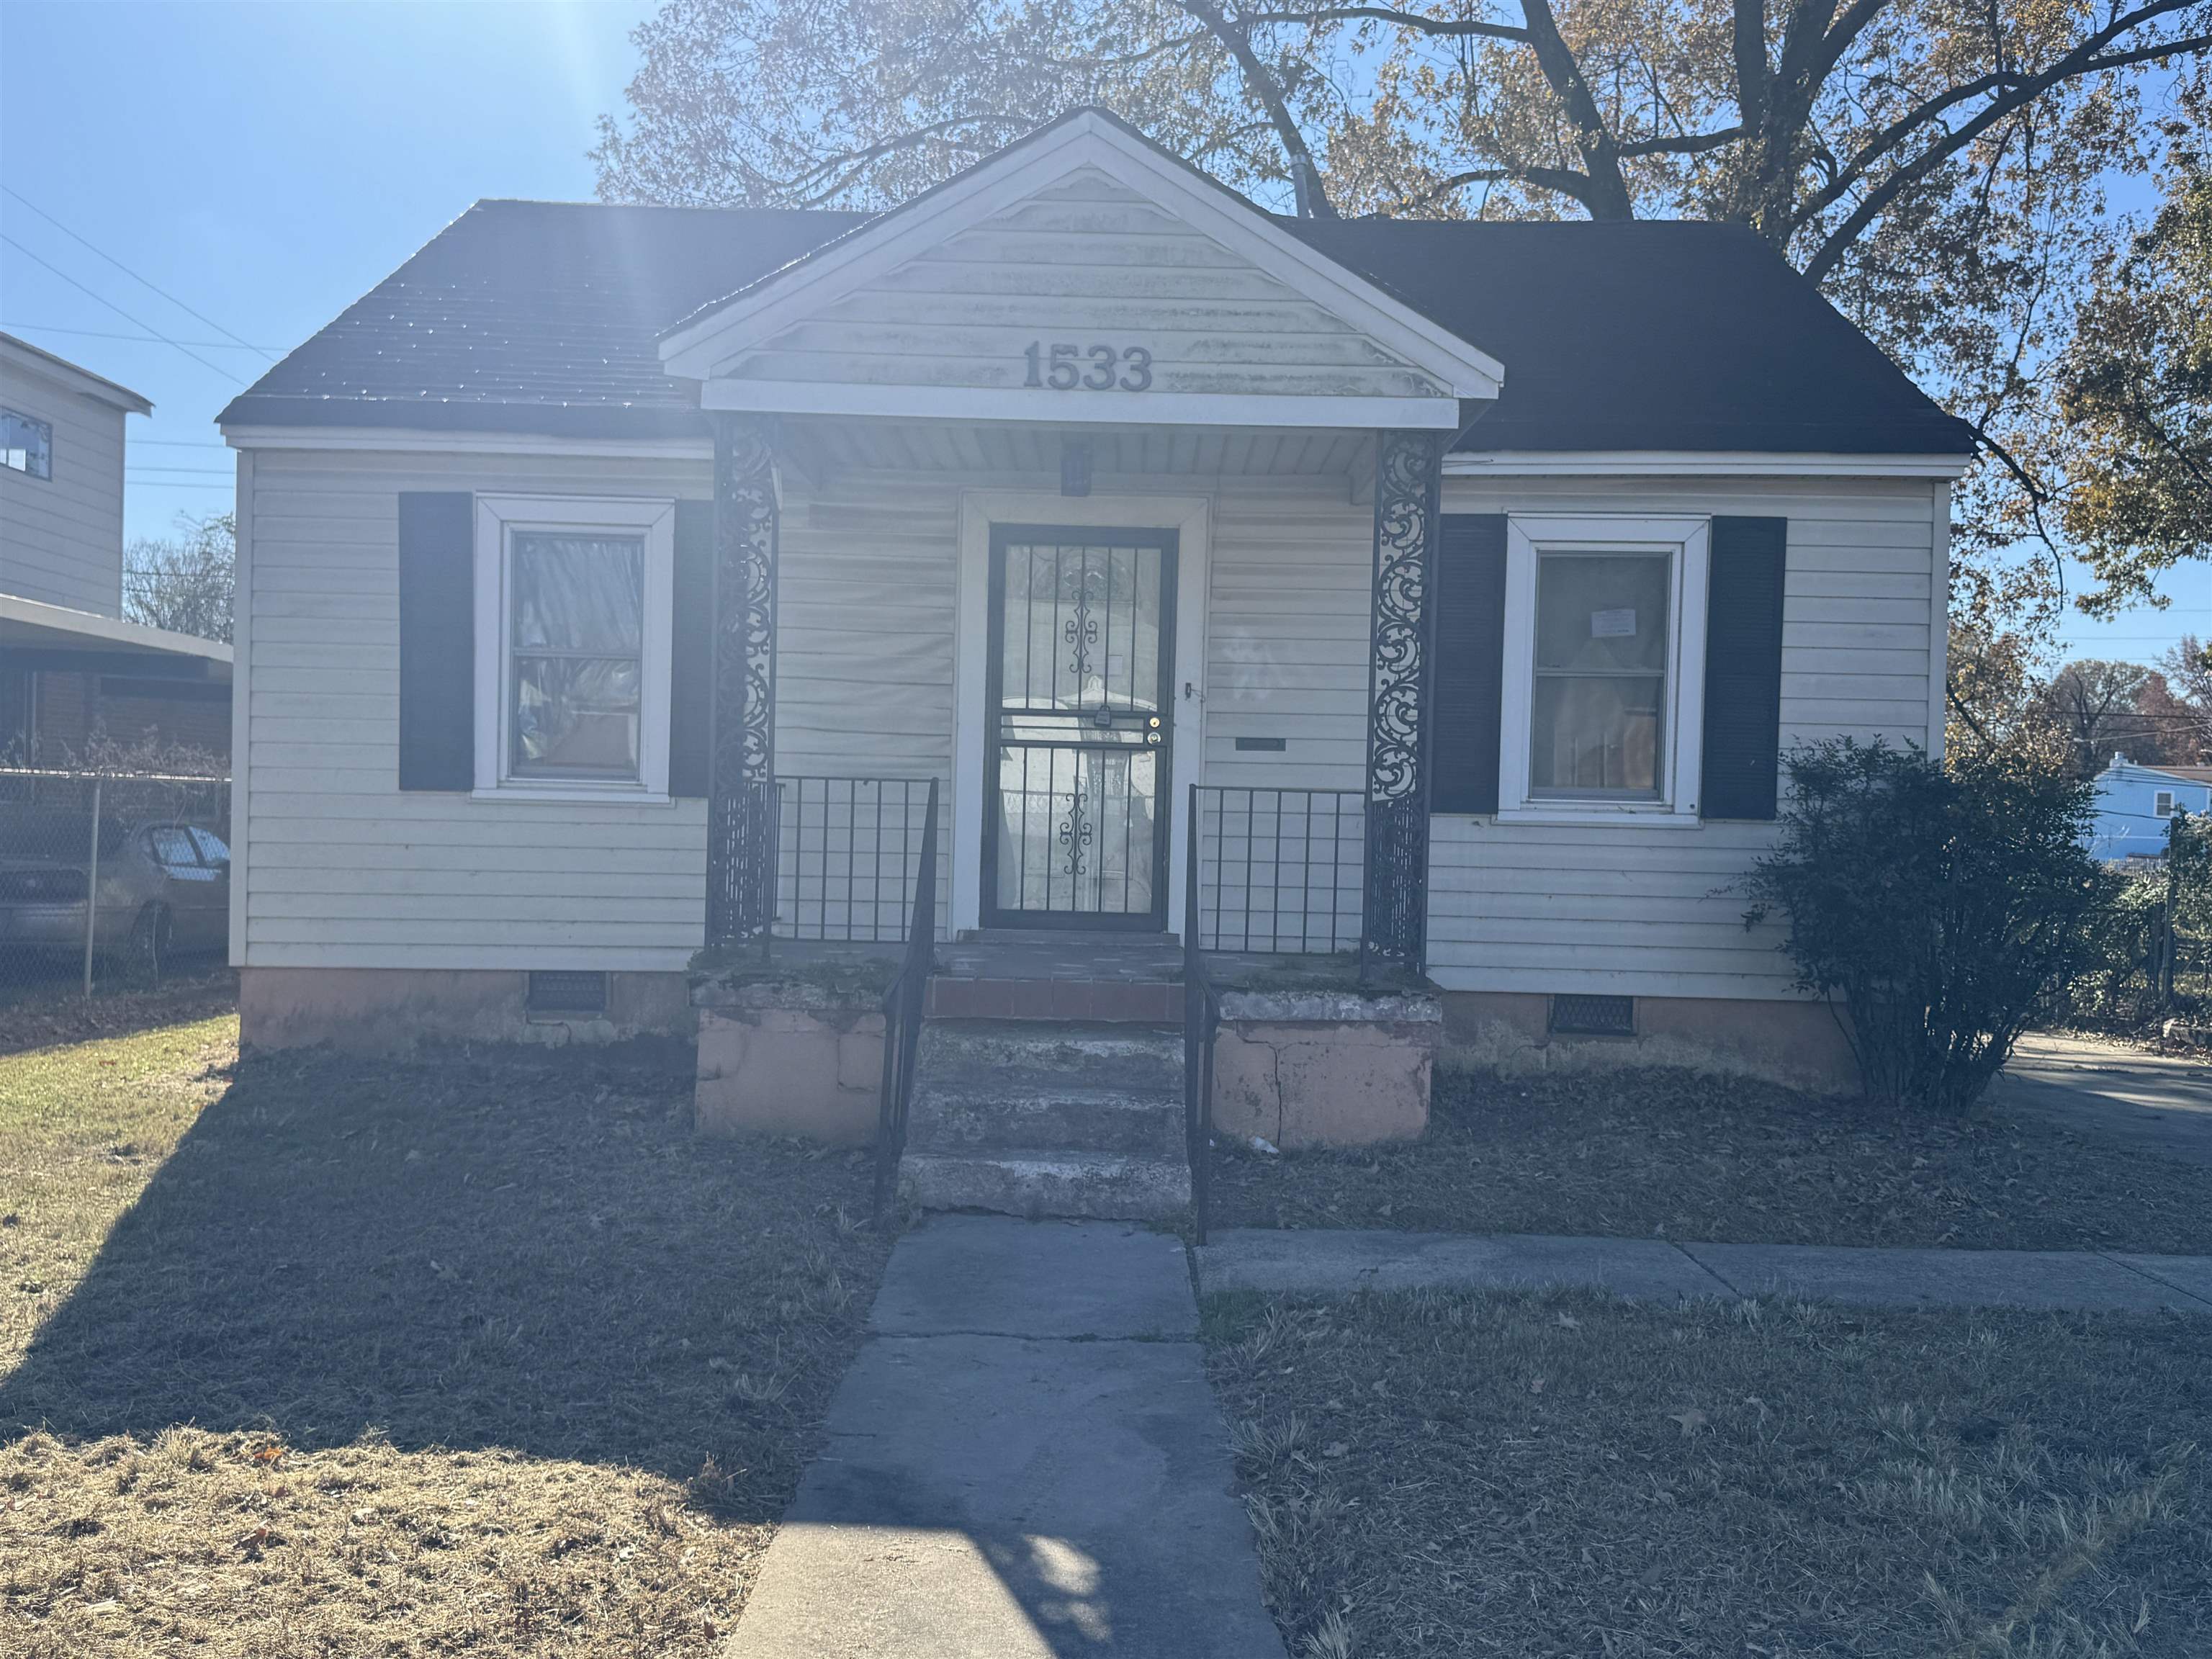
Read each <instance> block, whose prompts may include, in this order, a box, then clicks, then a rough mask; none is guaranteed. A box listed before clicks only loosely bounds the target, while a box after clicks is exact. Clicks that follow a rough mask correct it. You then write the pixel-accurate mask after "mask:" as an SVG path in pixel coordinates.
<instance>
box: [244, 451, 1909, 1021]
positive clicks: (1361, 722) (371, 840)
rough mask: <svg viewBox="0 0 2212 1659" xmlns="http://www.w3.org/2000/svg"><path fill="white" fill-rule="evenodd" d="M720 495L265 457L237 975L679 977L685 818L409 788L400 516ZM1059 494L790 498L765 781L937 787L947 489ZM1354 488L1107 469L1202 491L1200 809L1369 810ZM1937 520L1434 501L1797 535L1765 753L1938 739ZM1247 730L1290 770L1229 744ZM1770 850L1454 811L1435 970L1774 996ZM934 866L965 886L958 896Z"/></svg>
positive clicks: (1700, 494)
mask: <svg viewBox="0 0 2212 1659" xmlns="http://www.w3.org/2000/svg"><path fill="white" fill-rule="evenodd" d="M708 473H709V469H708V465H707V463H706V462H705V460H704V459H700V460H697V461H647V460H641V459H639V460H626V461H621V462H616V461H606V460H592V461H586V460H576V459H570V460H562V459H553V458H546V459H525V458H515V459H502V458H499V457H495V456H484V455H473V456H472V455H450V456H421V457H416V456H397V455H378V454H373V453H371V454H358V455H341V454H327V453H319V452H303V451H276V450H271V451H263V452H260V453H258V457H257V459H256V461H255V464H254V466H253V467H252V469H251V472H250V476H251V477H252V480H253V484H252V512H253V521H252V526H251V533H252V567H251V574H250V579H249V580H250V585H251V604H252V626H251V629H250V630H249V631H248V635H247V641H248V645H247V650H248V653H249V654H250V664H249V672H248V676H247V681H248V684H249V688H250V690H249V705H248V718H249V720H250V730H251V743H250V745H249V751H248V752H247V754H246V756H245V757H243V759H242V760H241V764H242V765H244V766H246V767H248V768H250V782H251V790H250V801H251V818H250V825H249V834H250V836H251V845H250V847H249V848H248V850H247V856H246V860H245V868H246V887H247V890H246V899H245V933H246V958H245V959H246V962H247V963H249V964H251V965H253V966H272V967H273V966H324V965H327V966H345V967H407V966H423V967H456V968H509V969H513V968H555V969H557V968H576V969H680V968H682V967H683V966H684V963H685V962H686V961H687V960H688V958H689V957H690V954H691V952H692V951H693V950H695V949H696V946H697V945H698V944H699V942H700V939H701V938H702V928H703V922H704V896H703V895H704V887H705V880H706V833H705V822H706V819H705V808H704V804H703V803H702V802H699V801H694V800H682V801H678V802H676V803H675V804H674V805H671V806H649V805H568V804H562V805H550V804H545V803H537V802H501V801H483V800H471V799H468V798H467V797H466V796H465V795H460V794H453V795H439V794H422V793H406V794H403V793H400V792H399V790H398V787H397V767H398V748H397V744H398V592H397V581H398V576H397V568H398V493H399V492H400V491H401V490H403V489H473V490H477V491H505V492H512V493H516V494H524V495H544V494H555V493H574V494H589V495H652V496H659V497H662V498H668V497H684V498H690V499H695V500H696V499H703V498H705V497H706V496H707V495H708V493H709V477H708ZM1057 483H1058V480H1057V477H1054V476H1048V475H1045V474H1040V473H1036V472H1024V473H1021V474H1018V475H1017V474H1009V473H1006V472H1003V471H993V472H990V473H988V474H985V473H982V472H980V471H977V472H961V471H901V472H889V471H853V470H832V471H829V472H827V473H826V474H825V476H824V477H822V478H820V479H818V480H811V481H805V482H803V483H800V484H799V485H798V486H796V487H795V488H794V489H793V493H791V494H790V495H787V500H786V505H785V511H784V516H783V520H782V526H781V556H782V565H781V586H780V592H779V616H780V623H781V635H780V641H779V655H778V693H777V725H776V748H777V752H776V765H777V770H778V771H779V772H780V773H782V774H784V775H795V774H807V775H820V774H825V773H826V774H835V775H864V776H876V775H887V776H897V777H927V776H931V775H934V776H937V777H939V778H943V779H945V780H948V781H949V780H950V779H951V774H952V754H953V732H954V723H955V720H956V714H960V715H965V716H967V717H969V718H974V717H975V714H976V713H977V712H979V711H969V710H956V707H955V692H954V685H955V680H954V674H955V652H956V640H957V623H958V620H959V619H958V617H957V592H958V580H959V578H958V571H959V542H960V533H959V512H960V496H961V490H962V488H963V485H974V486H978V487H986V486H987V487H988V488H991V489H1029V490H1042V491H1045V492H1051V491H1053V490H1054V489H1056V487H1057ZM1363 484H1364V480H1358V481H1354V480H1352V479H1350V478H1347V477H1346V475H1345V474H1343V473H1341V472H1339V473H1334V474H1329V475H1324V476H1313V477H1235V476H1220V475H1199V476H1194V475H1191V474H1154V475H1149V476H1141V477H1140V476H1134V475H1116V474H1111V473H1108V472H1104V471H1102V472H1101V473H1100V474H1099V475H1098V476H1097V478H1096V479H1095V481H1094V492H1095V494H1096V495H1100V496H1111V495H1143V494H1160V495H1174V496H1177V497H1190V496H1194V495H1204V496H1208V497H1210V498H1211V501H1212V513H1211V520H1210V567H1209V580H1208V586H1207V591H1206V606H1207V615H1206V619H1205V625H1206V639H1205V650H1204V655H1203V660H1204V664H1205V668H1204V673H1203V679H1204V684H1203V686H1202V691H1203V698H1204V702H1203V710H1202V718H1203V721H1204V735H1203V738H1202V742H1203V750H1202V753H1203V757H1204V759H1203V768H1202V781H1204V782H1205V783H1206V784H1209V785H1229V786H1243V787H1259V788H1274V787H1286V788H1293V789H1307V788H1318V789H1352V790H1356V789H1358V788H1359V787H1360V786H1361V783H1362V780H1363V775H1364V757H1365V749H1366V703H1367V684H1368V653H1369V644H1368V639H1369V616H1368V611H1369V586H1370V570H1371V562H1372V558H1373V545H1372V538H1373V524H1374V508H1373V506H1372V504H1371V501H1370V500H1369V499H1367V498H1366V496H1365V495H1364V490H1363V489H1361V488H1360V486H1361V485H1363ZM1945 500H1946V493H1945V487H1944V486H1943V485H1942V484H1940V483H1936V484H1930V483H1925V482H1911V483H1873V482H1858V481H1852V480H1840V479H1835V480H1832V479H1814V480H1805V481H1761V480H1748V479H1741V478H1739V479H1713V480H1682V481H1674V480H1666V479H1654V478H1624V479H1605V478H1598V479H1588V478H1568V479H1556V480H1543V481H1530V482H1526V483H1513V482H1512V481H1510V480H1492V479H1484V480H1480V481H1464V480H1458V479H1454V480H1449V481H1448V482H1447V484H1446V494H1445V505H1446V507H1447V510H1449V511H1451V512H1468V513H1474V512H1510V513H1589V512H1634V513H1654V514H1656V513H1685V514H1696V515H1703V514H1710V513H1747V514H1766V515H1778V516H1783V517H1786V518H1788V519H1789V520H1790V562H1789V569H1788V574H1787V582H1786V596H1787V597H1786V604H1785V621H1784V658H1783V709H1782V720H1783V742H1784V744H1785V745H1787V744H1792V743H1796V742H1799V741H1802V740H1804V739H1806V738H1814V737H1821V736H1829V735H1845V734H1848V735H1851V736H1856V737H1859V738H1871V737H1874V736H1876V735H1886V736H1888V737H1891V738H1910V739H1911V740H1912V741H1915V742H1920V743H1925V742H1927V741H1928V738H1929V719H1930V711H1931V707H1932V706H1933V702H1932V700H1933V698H1934V697H1935V696H1937V695H1940V690H1941V685H1940V678H1939V675H1940V670H1939V668H1938V665H1937V662H1936V659H1935V657H1934V656H1933V650H1934V647H1935V645H1936V641H1935V640H1934V639H1933V638H1932V629H1931V623H1932V622H1933V620H1934V618H1935V617H1937V616H1939V615H1940V611H1938V609H1937V608H1936V607H1937V605H1938V604H1939V602H1940V594H1939V593H1938V592H1936V588H1935V586H1934V583H1935V580H1936V569H1937V566H1938V564H1939V562H1940V558H1939V549H1940V545H1941V532H1942V525H1943V521H1944V520H1943V513H1944V502H1945ZM1179 622H1180V625H1181V626H1182V627H1183V628H1184V629H1189V628H1192V627H1194V626H1198V625H1199V619H1198V618H1194V617H1190V616H1189V615H1188V614H1185V615H1184V616H1183V617H1181V618H1180V619H1179ZM1445 648H1447V649H1449V648H1450V646H1449V642H1447V643H1446V647H1445ZM1180 689H1181V688H1180V687H1178V691H1180ZM1186 712H1187V711H1186V710H1182V709H1179V714H1183V713H1186ZM1240 736H1242V737H1249V738H1283V739H1284V740H1285V748H1284V749H1283V750H1280V751H1265V750H1256V751H1255V750H1241V751H1240V750H1237V748H1236V747H1235V740H1236V738H1238V737H1240ZM977 805H978V803H976V802H973V801H967V800H963V799H957V797H955V796H953V795H951V794H948V796H947V797H946V800H945V808H946V812H947V826H946V835H945V844H946V848H947V850H946V854H945V857H946V859H947V860H950V858H951V844H952V839H953V838H952V836H951V817H952V816H953V815H956V814H964V813H972V812H974V811H975V810H976V808H977ZM1183 805H1184V803H1183V802H1182V800H1180V799H1178V800H1176V801H1174V802H1173V803H1172V811H1174V812H1176V814H1177V815H1178V816H1179V815H1180V814H1181V813H1182V810H1183ZM1771 835H1772V830H1771V826H1769V825H1764V824H1756V823H1711V824H1705V825H1702V826H1700V827H1699V828H1696V829H1686V830H1680V829H1678V830H1672V831H1668V830H1655V829H1645V828H1639V827H1637V826H1623V827H1620V828H1612V827H1601V828H1582V827H1572V828H1562V827H1559V826H1556V825H1534V824H1529V825H1500V824H1498V823H1496V822H1494V821H1493V820H1492V819H1490V818H1487V817H1483V818H1476V817H1465V816H1445V817H1438V818H1437V821H1436V825H1435V836H1434V852H1433V871H1432V878H1431V904H1430V939H1431V945H1430V955H1431V973H1432V974H1433V975H1434V976H1435V977H1436V978H1437V981H1439V982H1440V983H1442V984H1443V985H1444V986H1445V987H1448V988H1452V989H1464V990H1510V991H1533V992H1595V993H1615V994H1620V993H1627V994H1643V995H1658V996H1712V997H1772V996H1780V995H1787V994H1789V972H1788V968H1787V964H1786V963H1785V962H1784V959H1783V958H1782V957H1780V956H1779V955H1778V954H1777V953H1776V952H1775V951H1774V950H1773V948H1772V947H1773V945H1774V943H1775V939H1776V935H1775V933H1773V931H1772V930H1771V929H1769V930H1766V931H1765V932H1763V933H1753V934H1747V933H1745V932H1744V930H1743V927H1742V925H1741V911H1742V908H1743V900H1742V897H1741V894H1740V893H1738V892H1735V891H1734V890H1733V888H1734V887H1735V884H1737V883H1738V882H1739V881H1740V879H1741V877H1742V875H1743V874H1744V872H1746V871H1747V869H1748V867H1749V866H1750V864H1751V861H1752V860H1753V859H1754V858H1755V857H1756V856H1757V855H1758V854H1759V851H1760V850H1761V849H1762V848H1765V846H1767V845H1768V844H1769V843H1770V842H1771ZM940 874H941V876H945V878H947V882H948V884H947V885H946V886H945V887H944V888H941V889H940V890H941V891H949V890H950V887H949V871H941V872H940ZM1171 923H1179V918H1175V919H1171Z"/></svg>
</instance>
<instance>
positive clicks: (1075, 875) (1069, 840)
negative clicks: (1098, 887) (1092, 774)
mask: <svg viewBox="0 0 2212 1659" xmlns="http://www.w3.org/2000/svg"><path fill="white" fill-rule="evenodd" d="M1083 805H1084V802H1083V786H1082V785H1081V784H1078V785H1077V786H1076V787H1075V788H1074V789H1073V790H1072V791H1071V792H1070V793H1069V794H1068V797H1067V816H1066V817H1064V818H1062V819H1061V820H1060V846H1061V848H1064V849H1065V850H1066V854H1067V865H1066V874H1067V876H1068V877H1069V878H1070V879H1079V878H1081V876H1082V874H1083V870H1084V859H1083V855H1084V854H1085V853H1086V852H1088V851H1089V850H1090V848H1091V835H1092V829H1091V820H1090V819H1089V818H1087V817H1085V816H1084V815H1083Z"/></svg>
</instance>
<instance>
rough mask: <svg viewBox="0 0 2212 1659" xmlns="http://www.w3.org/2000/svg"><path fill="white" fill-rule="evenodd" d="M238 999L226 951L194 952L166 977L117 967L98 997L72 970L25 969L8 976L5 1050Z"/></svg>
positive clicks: (51, 1043)
mask: <svg viewBox="0 0 2212 1659" xmlns="http://www.w3.org/2000/svg"><path fill="white" fill-rule="evenodd" d="M236 1006H238V975H237V973H236V972H235V970H234V969H229V968H227V967H225V966H224V965H223V964H222V961H221V960H220V959H219V958H218V959H216V960H212V961H210V960H209V959H206V958H199V959H196V960H195V959H187V960H186V961H185V963H182V964H181V965H180V966H179V969H177V970H176V971H174V972H173V973H168V974H165V975H162V977H161V983H160V984H159V985H141V984H137V983H134V982H132V981H129V980H127V979H124V978H120V977H118V976H114V975H110V976H108V977H107V978H105V979H102V980H100V981H95V986H94V994H92V995H91V996H90V997H87V996H86V995H85V994H83V991H82V988H81V987H80V981H77V980H76V979H75V978H73V977H71V976H70V975H61V974H53V973H41V974H36V975H30V974H23V973H17V974H15V975H10V976H7V977H4V978H0V1055H7V1054H21V1053H22V1052H23V1051H25V1050H26V1049H30V1048H53V1047H57V1046H58V1045H60V1044H63V1043H70V1042H88V1041H89V1040H91V1039H92V1038H94V1037H102V1036H122V1035H125V1034H126V1033H128V1032H131V1031H143V1030H152V1029H153V1028H154V1027H155V1026H159V1025H181V1024H187V1023H188V1022H190V1021H192V1020H197V1019H211V1018H214V1017H215V1016H216V1015H218V1014H224V1013H228V1012H231V1011H232V1010H233V1009H234V1008H235V1007H236Z"/></svg>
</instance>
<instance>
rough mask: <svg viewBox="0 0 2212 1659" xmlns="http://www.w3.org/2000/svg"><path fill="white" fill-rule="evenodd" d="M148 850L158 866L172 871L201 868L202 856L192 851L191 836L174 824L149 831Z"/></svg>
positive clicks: (163, 825) (147, 834) (147, 835)
mask: <svg viewBox="0 0 2212 1659" xmlns="http://www.w3.org/2000/svg"><path fill="white" fill-rule="evenodd" d="M146 850H147V851H148V852H149V853H151V854H153V855H154V861H155V863H156V864H160V865H162V866H167V867H168V868H170V869H176V868H178V867H179V866H181V867H183V868H185V869H197V867H198V866H199V861H200V855H199V854H197V853H196V852H194V851H193V850H192V838H191V836H190V835H188V834H186V833H185V831H184V830H183V829H179V828H178V827H177V826H176V825H174V824H167V823H165V824H162V825H161V826H160V827H159V828H157V829H149V830H148V831H147V832H146Z"/></svg>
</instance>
